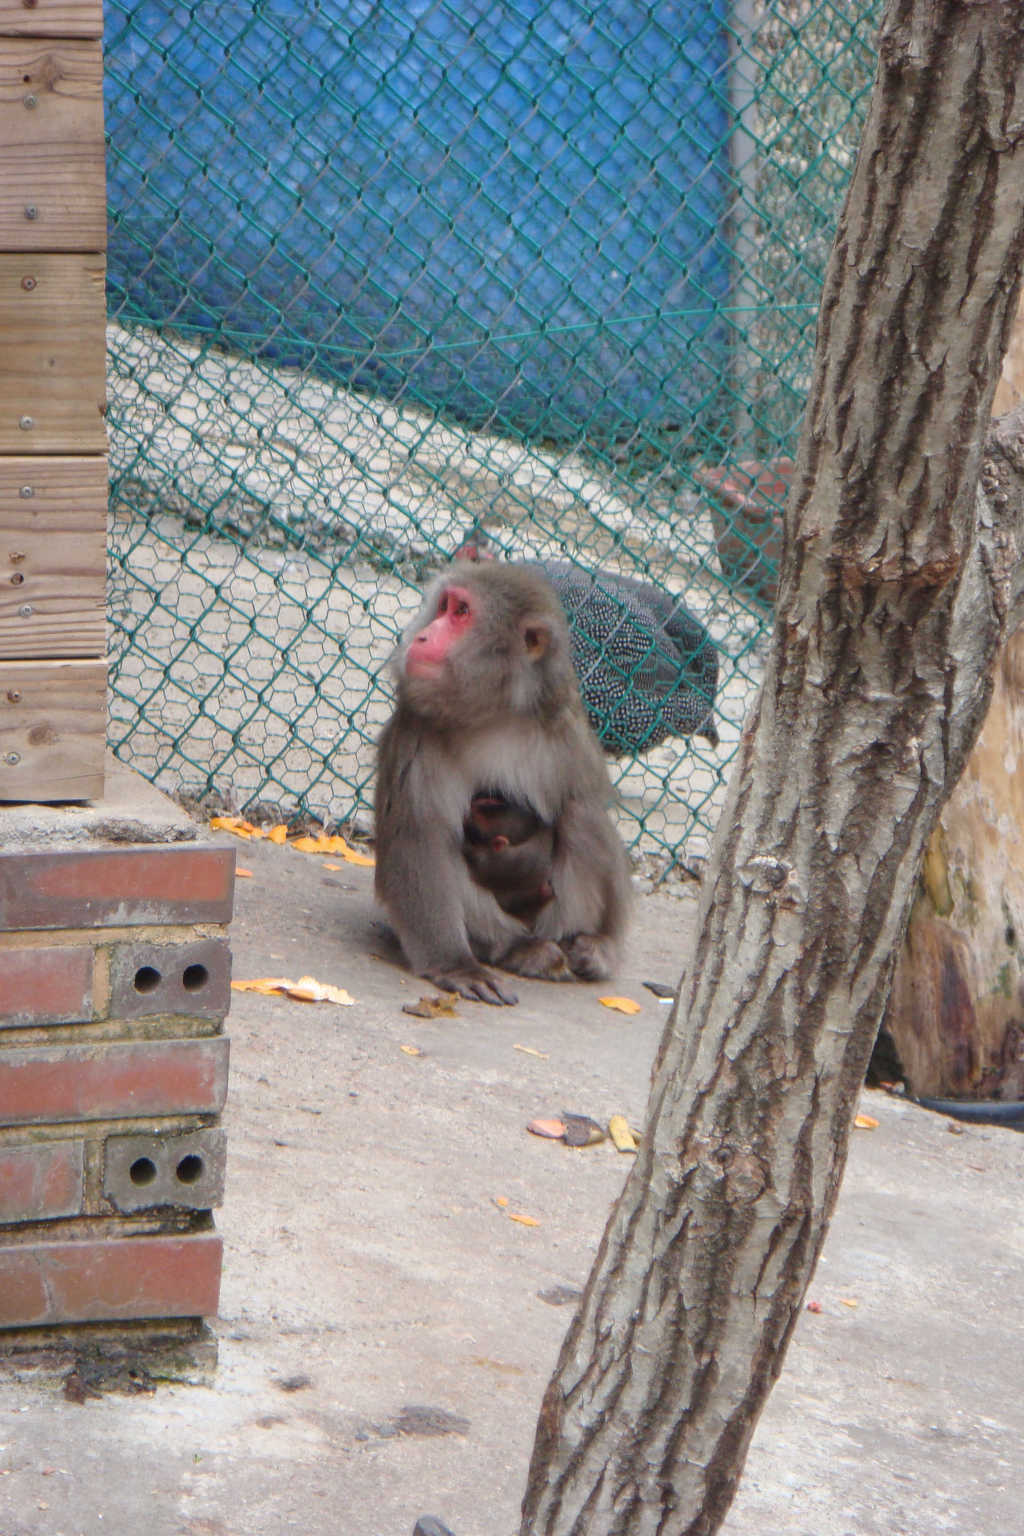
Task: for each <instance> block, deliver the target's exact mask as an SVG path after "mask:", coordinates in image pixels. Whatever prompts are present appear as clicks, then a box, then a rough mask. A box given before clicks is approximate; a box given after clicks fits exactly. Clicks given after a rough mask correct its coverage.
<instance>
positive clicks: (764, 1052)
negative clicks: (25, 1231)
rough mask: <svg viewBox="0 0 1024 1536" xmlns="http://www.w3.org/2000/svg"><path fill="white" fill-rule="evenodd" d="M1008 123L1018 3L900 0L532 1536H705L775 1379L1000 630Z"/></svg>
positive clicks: (1011, 163)
mask: <svg viewBox="0 0 1024 1536" xmlns="http://www.w3.org/2000/svg"><path fill="white" fill-rule="evenodd" d="M1022 113H1024V7H1022V6H1020V5H1018V4H1017V3H1016V0H974V3H967V0H891V3H890V5H889V9H888V13H887V16H886V20H885V23H884V25H883V28H882V33H881V38H880V65H879V74H878V78H877V81H876V85H875V91H874V95H873V98H872V106H871V111H870V114H869V120H868V123H867V125H866V128H865V134H864V142H863V145H862V148H861V153H860V156H859V159H858V163H857V168H856V170H855V173H854V178H853V182H852V184H851V188H850V193H849V196H848V199H847V204H846V207H845V210H844V213H843V216H842V218H841V221H840V226H839V231H838V234H837V239H836V246H835V250H834V252H833V257H832V261H831V264H830V267H829V271H828V274H827V277H826V281H825V289H824V295H823V299H822V306H821V315H820V319H819V328H818V347H817V361H816V369H815V377H814V380H813V383H812V388H811V395H810V400H809V403H808V409H807V416H806V421H805V425H804V431H803V436H802V440H801V444H800V449H799V453H798V456H797V462H796V468H795V471H794V477H793V487H792V492H791V495H790V500H789V505H788V508H787V513H786V539H785V551H784V556H783V565H782V572H781V577H780V592H779V603H778V611H777V615H776V622H775V628H774V634H773V640H772V650H771V655H770V658H769V664H768V668H767V673H766V678H765V683H764V687H763V689H762V691H761V696H760V700H759V703H758V707H757V709H756V710H755V713H754V718H753V719H752V721H751V722H750V723H749V725H748V727H747V729H746V730H745V732H744V735H743V738H742V742H741V747H740V752H739V754H738V760H737V763H736V767H735V770H734V774H733V778H732V782H731V786H730V793H729V798H728V802H727V805H726V808H725V810H724V812H723V815H722V819H721V823H720V825H719V828H718V831H717V834H716V837H715V842H714V847H713V850H712V855H711V860H710V864H709V868H708V872H707V875H706V878H705V884H704V889H703V893H702V902H701V911H700V917H699V925H698V938H697V941H696V947H695V952H694V955H693V959H692V963H691V965H690V968H689V972H688V976H687V978H686V981H685V984H684V986H683V989H682V991H681V994H680V997H679V1000H678V1002H677V1005H676V1008H675V1010H674V1012H673V1016H672V1018H671V1019H670V1021H669V1024H668V1027H667V1029H666V1033H665V1037H664V1039H663V1042H662V1046H661V1051H660V1055H659V1060H658V1063H657V1065H656V1068H655V1077H654V1084H653V1089H652V1095H651V1102H650V1106H649V1111H648V1116H649V1117H648V1122H647V1127H646V1133H645V1137H644V1142H643V1145H642V1148H641V1151H640V1154H639V1155H638V1157H637V1159H636V1163H635V1165H634V1168H633V1171H632V1173H631V1175H630V1178H629V1179H628V1181H627V1184H626V1187H625V1189H624V1191H623V1194H622V1197H621V1199H620V1200H619V1202H618V1204H617V1206H616V1208H615V1210H614V1212H613V1213H612V1217H611V1219H610V1221H609V1225H608V1228H607V1230H606V1232H605V1235H604V1238H603V1240H602V1244H601V1248H600V1251H599V1254H598V1257H597V1260H596V1262H595V1267H594V1270H593V1273H592V1274H591V1277H590V1280H589V1282H588V1285H587V1288H586V1291H585V1293H584V1297H583V1300H582V1302H581V1305H580V1311H579V1313H578V1315H577V1317H576V1319H575V1320H574V1322H573V1325H572V1328H571V1329H570V1332H569V1335H568V1337H567V1339H566V1341H565V1344H564V1346H563V1349H562V1353H561V1357H560V1360H559V1363H558V1367H557V1370H556V1373H555V1375H554V1377H553V1379H552V1381H551V1384H550V1386H549V1388H548V1390H547V1393H546V1394H545V1399H544V1403H543V1407H542V1410H541V1416H540V1422H539V1425H538V1431H537V1440H536V1445H535V1448H534V1455H533V1461H532V1464H531V1468H530V1475H529V1483H528V1487H527V1492H526V1497H525V1500H524V1505H523V1524H522V1531H523V1533H524V1536H539V1533H542V1532H543V1533H546V1536H570V1533H572V1536H654V1533H655V1532H656V1533H658V1536H676V1533H682V1532H689V1533H698V1532H700V1533H709V1532H713V1531H714V1530H716V1529H717V1527H718V1525H719V1524H720V1522H721V1519H722V1517H723V1515H724V1514H725V1511H726V1509H727V1508H728V1505H729V1503H730V1501H731V1499H732V1497H733V1493H734V1491H735V1487H736V1482H737V1479H738V1477H739V1473H740V1470H741V1467H742V1464H743V1460H744V1457H745V1455H746V1450H747V1446H748V1443H749V1440H750V1435H751V1433H752V1431H753V1427H754V1424H755V1421H756V1418H757V1414H758V1412H759V1410H760V1408H761V1406H762V1404H763V1402H764V1399H765V1397H766V1396H767V1393H768V1391H769V1389H770V1386H771V1383H772V1381H773V1380H774V1378H775V1377H776V1375H777V1374H778V1371H779V1369H780V1366H781V1362H782V1355H783V1352H784V1349H785V1346H786V1343H787V1341H788V1339H789V1336H790V1333H791V1331H792V1328H793V1325H794V1322H795V1320H796V1317H797V1313H798V1309H799V1308H800V1305H801V1302H802V1299H803V1296H804V1293H805V1291H806V1288H807V1285H808V1282H809V1280H810V1278H811V1275H812V1272H813V1269H814V1265H815V1262H816V1260H817V1257H818V1254H819V1251H820V1248H821V1244H822V1241H823V1239H824V1234H825V1229H826V1226H827V1222H828V1217H829V1215H830V1213H831V1210H832V1205H833V1202H834V1200H835V1196H836V1191H837V1188H838V1184H839V1179H840V1176H841V1172H842V1168H843V1164H844V1161H845V1157H846V1148H847V1140H848V1135H849V1128H850V1121H851V1118H852V1113H853V1107H854V1104H855V1100H856V1096H857V1092H858V1089H859V1086H860V1083H861V1080H862V1077H863V1074H864V1069H865V1066H866V1064H867V1060H868V1056H869V1054H870V1051H871V1047H872V1043H873V1041H874V1037H875V1033H876V1030H877V1028H878V1024H879V1020H880V1018H881V1015H882V1012H883V1008H884V1005H885V1001H886V998H887V995H888V992H889V987H890V983H891V979H892V971H893V964H894V957H895V954H896V951H897V948H898V946H899V943H900V942H901V940H902V937H903V932H904V927H905V923H906V919H907V913H908V907H909V903H910V900H911V897H912V894H913V891H914V889H915V885H916V881H917V874H918V870H919V868H920V865H921V858H922V854H923V851H924V848H925V844H926V842H927V840H928V838H929V836H930V835H931V833H932V831H933V829H934V827H935V824H936V820H937V817H938V814H939V810H940V808H941V805H942V803H943V801H944V799H945V797H946V795H947V794H948V792H949V790H950V789H951V788H952V786H953V784H954V783H955V782H956V779H957V777H958V775H959V773H960V771H961V769H962V767H963V764H964V761H965V759H966V757H967V754H968V752H969V751H970V748H971V746H972V744H973V741H974V738H975V736H976V734H977V731H978V728H979V725H980V722H981V719H982V718H983V715H984V711H985V706H986V703H987V699H988V694H989V687H990V684H989V678H990V672H991V667H992V663H993V659H994V657H995V656H996V654H997V651H998V649H999V646H1000V643H1001V641H1002V639H1003V637H1004V635H1005V634H1006V633H1008V632H1009V629H1010V627H1015V626H1016V623H1017V622H1018V621H1019V620H1018V614H1017V612H1016V609H1017V607H1018V605H1019V592H1018V590H1017V588H1016V585H1015V569H1016V567H1017V564H1018V559H1019V551H1018V546H1017V520H1016V519H1015V517H1014V515H1013V507H1012V506H1011V500H1012V498H1008V497H1007V496H1006V495H1005V494H1004V492H1003V490H1001V489H996V490H995V492H994V494H992V495H991V496H988V495H985V494H984V493H982V494H980V495H978V494H977V487H978V471H979V466H980V462H981V449H982V443H983V441H984V435H985V427H986V423H987V419H988V413H989V408H990V405H991V399H992V391H993V389H994V387H995V383H996V380H997V378H998V375H999V364H1000V359H1001V357H1002V354H1003V351H1004V350H1005V346H1006V341H1007V335H1008V329H1009V322H1010V320H1011V318H1012V315H1013V311H1014V308H1015V305H1016V301H1017V291H1018V287H1019V274H1020V268H1021V260H1022V252H1024V115H1022ZM1011 451H1012V452H1013V453H1018V452H1019V459H1018V461H1017V463H1018V468H1019V465H1020V463H1021V462H1024V447H1022V446H1021V438H1020V437H1019V436H1018V438H1017V439H1015V443H1014V445H1013V446H1012V448H1011ZM1004 467H1005V466H1004ZM1000 472H1001V471H1000ZM1006 472H1007V474H1009V471H1008V470H1007V471H1006ZM988 478H989V479H990V480H991V481H992V483H993V484H994V482H995V478H996V477H995V474H994V473H993V475H991V476H989V477H988Z"/></svg>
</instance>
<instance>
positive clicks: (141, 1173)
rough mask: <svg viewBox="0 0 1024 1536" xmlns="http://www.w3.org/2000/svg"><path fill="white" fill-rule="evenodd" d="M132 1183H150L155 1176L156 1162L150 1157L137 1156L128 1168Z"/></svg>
mask: <svg viewBox="0 0 1024 1536" xmlns="http://www.w3.org/2000/svg"><path fill="white" fill-rule="evenodd" d="M128 1177H129V1178H130V1179H131V1181H132V1183H133V1184H152V1182H153V1180H154V1179H155V1178H156V1163H154V1161H153V1159H152V1158H151V1157H137V1158H136V1159H135V1161H134V1163H132V1165H131V1167H130V1168H129V1169H128Z"/></svg>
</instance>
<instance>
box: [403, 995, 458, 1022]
mask: <svg viewBox="0 0 1024 1536" xmlns="http://www.w3.org/2000/svg"><path fill="white" fill-rule="evenodd" d="M458 1000H459V994H458V993H457V992H438V993H436V994H435V995H434V996H433V997H421V998H420V999H419V1001H418V1002H415V1003H403V1004H402V1012H403V1013H410V1014H412V1016H413V1018H414V1019H454V1018H456V1017H457V1014H456V1011H455V1004H456V1003H457V1002H458Z"/></svg>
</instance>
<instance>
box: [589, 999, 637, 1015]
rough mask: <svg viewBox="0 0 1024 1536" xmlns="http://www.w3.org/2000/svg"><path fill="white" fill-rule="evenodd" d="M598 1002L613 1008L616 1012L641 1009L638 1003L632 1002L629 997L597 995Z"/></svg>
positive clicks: (633, 1011) (635, 1011)
mask: <svg viewBox="0 0 1024 1536" xmlns="http://www.w3.org/2000/svg"><path fill="white" fill-rule="evenodd" d="M598 1002H599V1003H603V1004H604V1006H605V1007H606V1008H614V1009H615V1012H616V1013H639V1012H640V1011H641V1009H640V1004H639V1003H636V1002H634V1001H633V999H632V998H631V997H599V998H598Z"/></svg>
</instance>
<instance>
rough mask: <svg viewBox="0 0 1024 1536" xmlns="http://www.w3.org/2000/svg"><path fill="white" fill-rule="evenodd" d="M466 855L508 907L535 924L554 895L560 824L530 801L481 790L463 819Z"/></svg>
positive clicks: (488, 887) (481, 880)
mask: <svg viewBox="0 0 1024 1536" xmlns="http://www.w3.org/2000/svg"><path fill="white" fill-rule="evenodd" d="M462 832H463V837H462V856H463V858H464V859H465V860H466V863H467V864H468V865H469V872H470V874H471V876H472V877H473V879H474V880H475V881H476V883H477V885H482V886H483V888H484V890H486V891H490V893H491V895H492V896H493V897H494V899H495V901H496V902H497V903H498V906H499V907H501V909H502V911H503V912H510V913H511V914H512V916H513V917H518V918H519V919H520V921H521V922H524V923H533V922H534V921H535V919H536V918H537V916H538V914H539V913H540V909H541V907H545V906H547V904H548V902H549V901H552V900H553V899H554V895H555V892H554V887H553V886H552V884H551V871H552V865H553V863H554V857H555V829H554V827H552V826H549V825H548V823H547V822H544V821H541V819H540V817H539V816H538V815H537V813H536V811H535V810H534V809H533V808H532V806H529V805H517V804H516V803H515V802H514V801H512V800H506V799H505V798H504V796H503V795H489V794H486V793H481V794H477V795H474V796H473V798H472V800H471V801H470V804H469V815H468V816H467V817H466V820H465V822H464V823H463V829H462Z"/></svg>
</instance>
